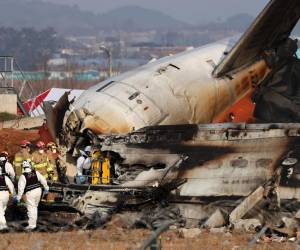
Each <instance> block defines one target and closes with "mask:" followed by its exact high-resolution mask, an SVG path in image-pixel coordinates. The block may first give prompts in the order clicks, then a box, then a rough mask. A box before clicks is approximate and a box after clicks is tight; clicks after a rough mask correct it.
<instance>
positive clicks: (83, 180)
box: [78, 175, 85, 184]
mask: <svg viewBox="0 0 300 250" xmlns="http://www.w3.org/2000/svg"><path fill="white" fill-rule="evenodd" d="M78 178H79V182H80V184H83V183H84V182H85V178H84V176H82V175H80V176H78Z"/></svg>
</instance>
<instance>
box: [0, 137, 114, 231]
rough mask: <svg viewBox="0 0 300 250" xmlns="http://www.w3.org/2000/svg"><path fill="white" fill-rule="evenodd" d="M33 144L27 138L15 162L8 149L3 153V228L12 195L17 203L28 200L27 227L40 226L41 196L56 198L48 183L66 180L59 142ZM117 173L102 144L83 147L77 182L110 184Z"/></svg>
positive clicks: (0, 180) (0, 173) (0, 178)
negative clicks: (38, 219) (38, 221)
mask: <svg viewBox="0 0 300 250" xmlns="http://www.w3.org/2000/svg"><path fill="white" fill-rule="evenodd" d="M33 146H34V145H32V143H31V142H29V141H27V140H24V141H22V142H21V143H20V150H19V152H17V153H16V154H15V156H14V160H13V162H12V164H11V163H10V162H9V155H8V153H7V152H5V151H3V152H2V153H0V231H3V230H7V223H6V219H5V211H6V208H7V204H8V202H9V200H10V198H9V197H10V194H11V197H12V201H13V203H14V204H18V203H20V201H21V200H23V201H24V202H25V203H26V207H27V215H28V226H27V227H26V230H33V229H35V228H36V226H37V225H36V224H37V217H38V205H39V202H40V200H41V199H42V197H44V195H45V196H47V201H51V199H54V197H52V196H51V195H52V194H51V193H49V186H48V184H47V182H48V181H52V182H57V181H61V182H63V180H62V176H65V169H64V168H62V167H61V164H60V161H59V152H58V150H57V146H56V144H55V143H48V144H47V145H46V144H45V143H44V142H42V141H38V142H37V143H36V144H35V148H36V149H35V150H34V151H33V152H32V148H33ZM62 173H63V174H62ZM114 173H115V169H114V164H112V163H111V157H110V154H109V153H108V152H102V151H101V148H100V147H99V146H93V147H92V146H87V147H85V148H84V150H80V156H79V158H78V159H77V173H76V178H75V182H76V183H77V184H92V185H100V184H101V185H107V184H111V183H112V176H114ZM16 189H17V191H16ZM51 197H52V198H51Z"/></svg>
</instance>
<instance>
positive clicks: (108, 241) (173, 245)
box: [0, 228, 298, 250]
mask: <svg viewBox="0 0 300 250" xmlns="http://www.w3.org/2000/svg"><path fill="white" fill-rule="evenodd" d="M150 235H151V232H150V231H146V230H124V229H118V228H115V229H105V230H96V231H76V232H59V233H51V234H50V233H12V234H4V235H2V236H1V244H0V249H1V250H2V249H11V250H13V249H17V250H19V249H20V250H22V249H24V250H25V249H26V250H27V249H34V250H39V249H41V250H42V249H43V250H47V249H49V250H50V249H55V250H64V249H72V250H77V249H78V250H79V249H80V250H81V249H86V250H89V249H91V250H95V249H113V250H115V249H116V250H118V249H128V250H130V249H139V248H140V247H141V246H142V244H143V242H144V241H145V240H146V239H148V238H149V236H150ZM252 238H253V235H250V234H236V235H225V234H212V233H208V232H203V233H201V235H200V236H199V237H197V238H192V239H185V238H183V237H182V236H180V233H178V231H169V232H166V233H164V234H163V235H162V236H161V243H162V246H163V249H172V250H177V249H178V250H181V249H188V250H193V249H205V250H210V249H211V250H217V249H224V250H227V249H228V250H232V249H234V250H239V249H241V250H242V249H245V247H246V246H247V242H248V241H249V240H251V239H252ZM251 249H257V250H258V249H265V250H269V249H270V250H271V249H274V250H277V249H278V250H279V249H285V250H289V249H291V250H294V249H298V248H297V246H296V245H295V243H258V244H255V245H254V246H253V247H252V248H251Z"/></svg>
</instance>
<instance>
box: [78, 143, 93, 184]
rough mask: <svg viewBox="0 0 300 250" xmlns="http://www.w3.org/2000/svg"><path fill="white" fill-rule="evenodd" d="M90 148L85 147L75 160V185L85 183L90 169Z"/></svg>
mask: <svg viewBox="0 0 300 250" xmlns="http://www.w3.org/2000/svg"><path fill="white" fill-rule="evenodd" d="M91 151H92V147H91V146H86V147H85V148H84V150H80V156H79V157H78V159H77V163H76V169H77V173H76V176H75V182H76V183H77V184H84V183H85V182H86V177H85V176H87V175H88V173H89V170H90V168H91V158H90V156H91Z"/></svg>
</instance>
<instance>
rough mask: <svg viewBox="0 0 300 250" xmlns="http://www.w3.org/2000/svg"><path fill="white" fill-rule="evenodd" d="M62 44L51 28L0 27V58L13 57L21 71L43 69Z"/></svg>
mask: <svg viewBox="0 0 300 250" xmlns="http://www.w3.org/2000/svg"><path fill="white" fill-rule="evenodd" d="M62 44H63V40H62V39H61V38H59V37H58V36H57V34H56V32H55V30H54V29H53V28H46V29H43V30H36V29H34V28H22V29H19V30H17V29H14V28H5V27H0V56H14V57H15V58H16V60H17V63H18V64H19V65H20V67H21V68H22V69H23V70H36V69H43V68H44V67H45V66H46V62H47V60H48V59H49V58H50V57H51V56H52V55H53V53H55V52H56V51H57V50H58V49H59V48H60V47H61V46H62Z"/></svg>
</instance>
